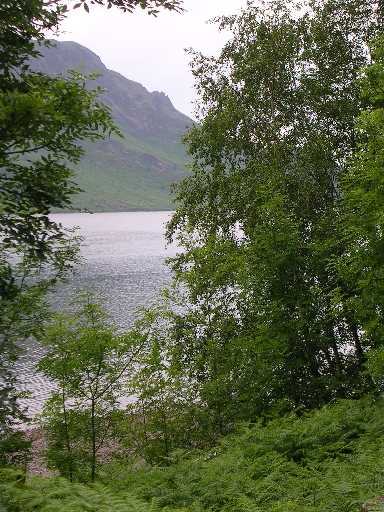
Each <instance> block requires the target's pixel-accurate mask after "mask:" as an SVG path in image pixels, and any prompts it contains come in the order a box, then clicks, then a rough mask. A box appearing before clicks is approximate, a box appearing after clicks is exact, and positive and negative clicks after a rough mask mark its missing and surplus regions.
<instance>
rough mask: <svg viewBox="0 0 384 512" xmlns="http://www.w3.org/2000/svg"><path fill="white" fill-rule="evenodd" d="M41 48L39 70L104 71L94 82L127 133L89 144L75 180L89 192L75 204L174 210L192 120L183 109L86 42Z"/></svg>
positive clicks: (94, 207)
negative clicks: (109, 63)
mask: <svg viewBox="0 0 384 512" xmlns="http://www.w3.org/2000/svg"><path fill="white" fill-rule="evenodd" d="M39 50H40V53H41V54H42V56H41V57H40V58H39V59H34V60H33V61H32V62H31V67H32V69H34V70H35V71H40V72H42V73H45V74H49V75H57V74H66V73H67V72H68V70H70V69H74V70H77V71H81V72H83V73H85V74H89V73H93V72H97V73H99V74H100V76H99V77H98V78H97V79H96V80H95V81H94V82H93V83H92V84H91V85H92V87H93V86H95V85H100V86H101V87H102V88H103V89H105V92H104V93H103V95H102V97H101V99H102V101H103V102H104V103H106V104H107V105H108V106H109V107H110V108H111V110H112V115H113V118H114V120H115V122H116V123H117V124H118V126H119V128H120V129H121V131H122V133H123V134H124V138H123V139H118V138H113V139H111V140H107V141H103V142H98V143H94V144H90V143H89V144H88V143H87V144H86V145H85V149H86V155H85V156H84V157H83V158H82V161H81V164H80V165H79V168H78V169H77V178H76V181H77V182H78V184H79V185H80V187H81V188H82V189H83V190H84V192H82V193H80V194H79V195H78V196H77V197H76V198H75V199H74V205H75V206H76V207H81V208H88V209H90V210H92V211H124V210H164V209H170V208H172V204H171V198H170V193H169V188H170V185H171V183H174V182H176V181H178V180H180V179H181V178H182V177H183V176H185V174H186V169H185V163H186V155H185V151H184V148H183V145H182V143H181V138H182V136H183V134H184V133H185V131H186V130H187V128H188V127H189V126H191V125H192V123H193V122H192V120H191V119H189V118H188V117H187V116H185V115H184V114H181V113H180V112H178V111H177V110H176V109H175V108H174V107H173V105H172V103H171V101H170V100H169V98H168V97H167V96H166V95H165V94H164V93H162V92H157V91H155V92H152V93H150V92H149V91H147V89H146V88H145V87H143V86H142V85H141V84H139V83H137V82H134V81H132V80H128V79H127V78H125V77H124V76H122V75H120V74H119V73H117V72H115V71H111V70H109V69H107V68H106V66H105V65H104V64H103V63H102V62H101V60H100V58H99V57H98V56H97V55H96V54H95V53H93V52H92V51H90V50H89V49H88V48H85V47H84V46H81V45H79V44H77V43H74V42H70V41H64V42H61V41H60V42H59V41H55V43H54V47H49V48H46V47H41V48H40V49H39Z"/></svg>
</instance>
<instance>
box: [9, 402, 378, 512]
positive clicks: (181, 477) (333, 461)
mask: <svg viewBox="0 0 384 512" xmlns="http://www.w3.org/2000/svg"><path fill="white" fill-rule="evenodd" d="M383 432H384V402H383V399H381V398H380V399H377V400H374V399H372V398H366V399H363V400H360V401H352V400H351V401H348V400H345V401H342V402H340V403H338V404H334V405H330V406H327V407H324V408H322V409H321V410H319V411H315V412H313V413H311V414H304V415H302V416H297V415H294V414H292V415H287V416H285V417H283V418H276V419H274V420H271V421H270V422H268V423H267V424H266V425H263V424H262V422H260V423H258V424H257V425H248V426H247V425H242V426H239V429H238V432H237V433H236V434H233V435H230V436H227V437H225V438H223V439H222V440H221V442H220V443H219V444H218V445H217V446H215V447H212V448H211V449H209V450H204V451H199V450H192V451H178V452H175V453H173V455H172V457H171V458H170V459H169V463H168V465H166V466H162V467H156V466H155V467H150V466H148V465H144V466H143V464H142V463H141V464H140V463H139V464H137V463H135V461H133V460H129V459H128V460H121V461H120V462H115V463H114V464H111V465H110V466H106V467H104V468H103V470H102V474H101V478H100V480H101V483H99V484H96V485H92V486H85V485H81V484H70V483H69V482H68V481H66V480H64V479H59V478H39V477H32V478H28V481H27V484H26V485H25V486H24V485H21V484H20V483H17V482H16V481H15V477H16V474H15V473H13V472H12V471H3V472H2V477H3V478H5V479H6V480H7V481H6V482H4V480H3V482H2V484H0V490H1V493H2V495H3V499H4V501H5V503H7V504H8V507H9V511H10V512H30V511H31V512H32V511H35V510H39V511H42V512H43V511H44V512H45V511H46V512H54V511H56V510H57V511H60V512H72V511H73V512H74V511H76V512H83V511H89V512H120V511H121V512H125V511H132V512H135V511H140V512H141V511H143V512H144V511H145V512H146V511H153V512H154V511H159V512H160V511H164V512H165V511H174V512H176V511H178V512H181V511H183V512H213V511H226V512H261V511H263V512H278V511H279V512H288V511H292V512H328V511H336V510H337V511H338V512H347V511H351V512H352V511H356V512H358V511H359V510H360V506H361V505H362V504H363V503H365V502H367V501H369V500H371V499H373V498H375V497H377V496H380V495H381V494H382V491H383V488H384V437H383ZM140 466H142V467H141V468H140Z"/></svg>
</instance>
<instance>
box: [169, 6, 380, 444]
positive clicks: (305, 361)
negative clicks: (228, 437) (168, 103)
mask: <svg viewBox="0 0 384 512" xmlns="http://www.w3.org/2000/svg"><path fill="white" fill-rule="evenodd" d="M376 8H377V5H376V4H375V3H374V2H367V1H365V0H353V1H336V0H326V1H318V2H317V1H313V2H308V3H307V4H306V8H305V9H303V8H300V10H299V11H295V5H294V4H293V3H281V2H269V3H268V4H266V5H264V6H258V5H257V6H256V4H255V5H250V6H249V7H248V8H247V9H245V10H244V11H243V13H242V14H240V15H239V16H233V17H229V18H224V19H222V20H221V21H220V23H221V26H222V28H229V29H231V31H232V33H233V37H232V39H231V40H230V41H229V42H228V43H227V44H226V45H225V47H224V48H223V50H222V52H221V54H220V56H219V57H217V58H211V57H209V58H208V57H204V56H202V55H200V54H195V56H194V61H193V71H194V74H195V76H196V82H197V90H198V93H199V95H200V102H199V107H200V110H199V112H198V113H199V115H200V118H199V121H200V122H199V123H198V124H197V125H196V126H195V127H194V128H193V129H192V130H191V131H190V133H189V135H188V136H187V138H186V143H187V146H188V148H189V151H190V154H191V156H192V158H193V165H192V174H191V176H190V177H188V178H186V179H185V180H183V181H182V182H181V184H180V185H179V186H178V187H177V189H176V193H177V200H178V208H177V211H176V214H175V216H174V217H173V220H172V221H171V223H170V225H169V237H170V238H174V239H176V240H177V241H178V242H179V243H181V245H182V247H183V249H184V250H183V251H181V254H180V255H179V256H178V257H177V258H175V259H174V260H173V261H172V266H173V269H174V271H175V273H176V281H177V283H178V285H179V288H180V290H181V294H182V295H183V298H182V300H181V302H182V304H183V306H182V307H181V308H178V309H176V311H177V314H175V315H174V317H173V319H172V321H171V323H170V327H169V331H168V337H167V341H166V343H165V344H163V347H164V348H163V353H164V357H163V358H162V360H163V361H166V360H168V361H169V368H170V369H171V370H170V371H172V372H174V371H175V370H176V371H177V372H178V373H179V375H180V376H182V378H183V379H184V380H185V379H187V380H188V384H189V386H190V387H194V388H195V395H197V396H199V398H200V403H201V404H202V405H203V407H204V408H205V410H206V412H207V415H208V418H209V421H208V420H205V421H206V424H207V423H211V426H212V428H213V429H214V433H215V435H220V434H222V433H225V432H226V430H227V429H228V428H231V425H232V424H233V423H234V422H236V421H238V420H241V419H244V420H247V421H249V420H251V421H254V420H255V419H256V418H257V417H259V416H260V415H268V414H270V413H272V412H273V411H281V412H284V411H287V410H292V409H301V408H304V409H308V408H313V407H318V406H320V405H321V404H324V403H327V402H329V401H331V400H334V399H335V398H347V397H358V396H361V395H362V394H364V393H365V392H367V391H368V390H369V389H371V388H372V385H373V383H372V380H371V378H370V377H367V375H366V373H365V372H364V364H365V359H366V354H367V353H368V352H369V351H370V350H373V349H376V348H378V347H380V346H381V344H382V335H381V332H382V331H381V329H382V325H383V318H382V297H383V295H382V277H381V276H382V269H383V260H382V254H383V252H382V250H381V249H382V245H381V244H382V228H381V224H380V223H381V220H380V219H381V216H382V201H381V200H382V197H381V194H382V192H381V188H380V186H379V184H380V179H381V178H380V175H381V174H382V160H381V156H380V155H381V153H380V152H379V151H378V148H380V147H381V144H382V138H381V137H382V124H381V121H380V119H381V116H382V110H381V109H382V104H381V103H380V102H381V101H382V100H381V99H380V98H381V94H382V93H381V92H380V91H381V87H382V73H383V71H382V70H383V63H382V57H381V56H380V55H381V53H380V52H381V50H379V48H378V46H377V45H378V44H379V45H380V44H381V43H377V42H376V43H373V44H374V46H375V47H376V49H375V50H374V51H372V52H369V51H368V48H369V45H370V44H371V43H370V41H372V40H373V39H372V38H375V37H378V36H379V34H380V33H381V32H380V31H381V27H380V25H378V23H377V21H378V17H377V14H378V11H377V10H376ZM380 41H381V40H380ZM371 59H372V60H373V64H372V65H371V66H369V68H367V70H366V71H364V68H365V66H366V65H368V64H369V62H370V60H371ZM373 123H374V124H373ZM375 130H376V131H375ZM375 169H376V171H375ZM374 172H376V174H377V176H376V175H373V174H372V173H374ZM357 173H358V175H359V177H358V178H357V180H356V181H355V180H354V175H356V174H357ZM358 180H360V185H359V184H358ZM348 183H349V185H348ZM357 188H359V190H360V194H361V195H364V200H363V202H362V203H361V204H360V202H359V201H360V200H361V196H360V197H359V195H358V194H359V192H358V190H357ZM367 188H369V190H367ZM344 189H345V190H344ZM357 202H359V204H358V205H357V206H356V203H357ZM364 202H365V205H364ZM362 209H364V211H362ZM366 212H369V214H368V215H367V216H365V213H366ZM368 219H370V220H368ZM367 222H369V225H368V224H367ZM354 225H355V227H354ZM359 230H360V231H359ZM364 230H365V231H364ZM367 255H369V257H371V258H372V267H371V268H372V272H368V270H367V258H366V256H367ZM373 259H374V261H373ZM352 260H353V261H352ZM373 266H375V268H374V269H373ZM373 283H375V284H373ZM374 290H377V293H375V294H373V293H372V292H373V291H374ZM176 302H177V301H175V303H176ZM174 309H175V308H174ZM180 311H181V313H180ZM187 387H188V386H187ZM206 417H207V416H206ZM197 421H199V420H197Z"/></svg>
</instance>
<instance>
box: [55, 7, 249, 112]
mask: <svg viewBox="0 0 384 512" xmlns="http://www.w3.org/2000/svg"><path fill="white" fill-rule="evenodd" d="M245 4H246V0H185V8H186V9H187V12H185V13H183V14H176V13H169V12H164V11H163V12H161V13H160V14H159V16H158V17H157V18H153V17H152V16H148V15H146V14H144V13H143V12H142V11H141V10H140V9H139V10H138V11H137V12H135V13H134V14H124V13H122V12H120V11H118V10H117V9H110V10H107V9H105V8H104V9H103V8H100V7H92V10H91V13H90V14H87V13H86V12H84V11H83V10H82V9H77V10H75V11H73V12H71V13H70V14H69V16H68V18H67V20H66V21H65V22H64V24H63V26H62V27H63V30H64V32H63V33H62V34H61V35H60V37H59V39H61V40H71V41H76V42H77V43H80V44H82V45H84V46H87V47H88V48H89V49H90V50H92V51H94V52H95V53H97V54H98V55H99V56H100V57H101V60H102V61H103V62H104V64H105V65H106V66H107V67H108V68H110V69H113V70H115V71H118V72H119V73H121V74H123V75H124V76H126V77H127V78H130V79H132V80H136V81H138V82H140V83H142V84H143V85H144V86H145V87H147V88H148V89H149V90H150V91H153V90H160V91H164V92H165V93H166V94H168V96H169V97H170V98H171V100H172V102H173V104H174V105H175V106H176V108H178V109H179V110H181V111H182V112H184V113H186V114H188V115H191V114H192V110H193V106H192V104H191V101H192V99H193V96H194V93H193V77H192V75H191V72H190V70H189V56H188V55H186V54H185V52H184V48H188V47H193V48H194V49H196V50H199V51H202V52H203V53H205V54H215V53H217V51H218V50H219V49H220V48H221V47H222V45H223V43H224V42H225V40H226V39H227V38H228V34H225V33H220V32H219V31H218V29H217V27H216V26H215V25H210V24H207V23H206V21H207V20H208V19H209V18H212V17H214V16H219V15H223V14H233V13H235V12H238V11H239V10H240V8H241V7H243V6H245Z"/></svg>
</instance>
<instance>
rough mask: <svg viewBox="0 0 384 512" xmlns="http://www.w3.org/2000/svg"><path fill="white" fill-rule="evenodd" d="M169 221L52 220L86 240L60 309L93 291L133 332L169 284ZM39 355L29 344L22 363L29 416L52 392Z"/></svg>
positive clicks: (120, 217) (125, 217)
mask: <svg viewBox="0 0 384 512" xmlns="http://www.w3.org/2000/svg"><path fill="white" fill-rule="evenodd" d="M170 216H171V213H170V212H128V213H94V214H85V213H82V214H80V213H66V214H57V215H52V219H53V220H55V221H56V222H59V223H61V224H62V225H63V226H64V227H68V228H73V227H78V228H79V233H80V235H81V236H82V237H83V238H84V241H83V243H82V246H81V255H82V256H83V258H84V263H83V264H82V265H81V266H80V267H79V268H78V270H77V271H76V272H75V274H74V276H73V277H71V278H70V279H69V281H68V283H66V284H65V285H62V286H60V287H59V288H58V289H57V290H56V291H55V293H54V296H53V301H54V303H55V304H56V305H57V307H60V308H61V307H63V306H65V304H66V303H68V301H69V300H70V299H71V297H73V296H74V295H75V293H76V291H79V290H88V291H92V292H95V294H96V296H97V298H98V299H100V300H101V301H102V303H103V304H104V306H105V308H106V309H107V310H108V311H109V312H110V314H111V316H112V317H113V319H114V320H115V321H116V323H117V324H118V325H119V326H120V327H122V328H124V327H129V325H130V324H131V323H132V321H133V319H134V318H135V311H136V310H137V308H139V307H140V306H145V305H149V304H150V303H151V302H152V301H153V300H154V299H155V298H156V296H157V295H158V293H159V291H160V290H161V289H162V288H164V287H165V286H166V285H167V284H168V283H169V281H170V272H169V270H168V268H167V267H166V266H165V265H164V260H165V258H166V257H169V256H173V255H175V254H176V248H175V247H174V246H168V247H166V242H165V238H164V232H165V224H166V222H167V221H168V220H169V219H170ZM40 355H41V349H40V348H39V346H38V345H37V344H36V343H35V342H32V341H31V342H28V345H27V347H26V351H25V354H24V355H23V356H22V357H21V358H20V360H19V362H18V375H19V376H22V377H21V379H20V380H21V381H22V382H21V383H20V386H21V389H26V390H29V391H32V393H33V396H32V398H30V399H28V400H27V401H26V402H25V403H26V405H27V406H28V409H29V411H30V414H35V413H36V412H38V411H39V410H41V407H42V404H43V403H44V400H45V399H46V398H47V397H48V396H49V394H50V392H51V390H52V386H51V384H50V383H49V382H47V380H46V379H44V378H43V376H41V375H39V374H38V373H37V372H36V371H35V369H34V364H35V362H36V361H37V360H38V358H39V356H40Z"/></svg>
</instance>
